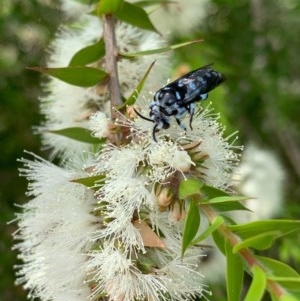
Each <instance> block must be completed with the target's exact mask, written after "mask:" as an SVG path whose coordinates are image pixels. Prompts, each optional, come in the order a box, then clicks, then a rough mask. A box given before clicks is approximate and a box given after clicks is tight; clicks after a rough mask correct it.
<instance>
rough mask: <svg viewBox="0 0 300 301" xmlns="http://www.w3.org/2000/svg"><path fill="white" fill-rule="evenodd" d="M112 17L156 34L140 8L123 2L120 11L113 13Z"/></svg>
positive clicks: (147, 17)
mask: <svg viewBox="0 0 300 301" xmlns="http://www.w3.org/2000/svg"><path fill="white" fill-rule="evenodd" d="M108 1H109V0H108ZM114 16H115V17H116V18H117V19H119V20H121V21H123V22H125V23H128V24H131V25H133V26H136V27H139V28H141V29H145V30H150V31H154V32H157V30H156V29H155V27H154V26H153V24H152V22H151V21H150V19H149V16H148V14H147V13H146V12H145V11H144V10H143V9H142V8H141V7H139V6H137V5H134V4H132V3H128V2H126V1H125V2H124V4H123V7H122V9H121V10H119V11H118V12H116V13H114Z"/></svg>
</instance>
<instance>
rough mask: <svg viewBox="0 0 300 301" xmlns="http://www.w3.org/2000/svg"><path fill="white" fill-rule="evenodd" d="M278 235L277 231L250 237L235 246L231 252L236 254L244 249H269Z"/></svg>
mask: <svg viewBox="0 0 300 301" xmlns="http://www.w3.org/2000/svg"><path fill="white" fill-rule="evenodd" d="M278 234H279V233H278V231H272V232H266V233H261V234H258V235H255V236H252V237H250V238H248V239H245V240H243V241H241V242H240V243H238V244H237V245H235V246H234V248H233V252H234V253H236V252H238V251H240V250H241V249H246V248H249V247H250V248H254V249H257V250H266V249H269V248H270V247H271V246H272V244H273V242H274V240H275V239H276V238H277V237H278Z"/></svg>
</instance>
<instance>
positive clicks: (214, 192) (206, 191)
mask: <svg viewBox="0 0 300 301" xmlns="http://www.w3.org/2000/svg"><path fill="white" fill-rule="evenodd" d="M201 192H202V195H203V197H204V198H205V199H206V200H210V199H213V198H217V197H221V196H229V194H228V193H227V192H225V191H224V190H221V189H218V188H215V187H212V186H208V185H204V186H203V187H202V189H201Z"/></svg>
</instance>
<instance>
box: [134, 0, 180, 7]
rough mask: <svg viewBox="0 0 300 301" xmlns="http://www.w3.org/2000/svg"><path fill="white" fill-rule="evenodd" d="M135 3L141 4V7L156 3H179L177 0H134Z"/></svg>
mask: <svg viewBox="0 0 300 301" xmlns="http://www.w3.org/2000/svg"><path fill="white" fill-rule="evenodd" d="M134 4H135V5H137V6H140V7H145V6H150V5H154V4H164V5H166V4H177V1H168V0H164V1H163V2H162V1H161V0H148V1H147V0H145V1H137V2H134Z"/></svg>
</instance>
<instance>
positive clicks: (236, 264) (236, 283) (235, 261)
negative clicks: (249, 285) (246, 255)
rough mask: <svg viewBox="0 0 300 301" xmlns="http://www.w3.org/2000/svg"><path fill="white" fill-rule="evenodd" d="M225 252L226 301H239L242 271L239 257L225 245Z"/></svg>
mask: <svg viewBox="0 0 300 301" xmlns="http://www.w3.org/2000/svg"><path fill="white" fill-rule="evenodd" d="M225 250H226V260H227V268H226V279H227V281H226V290H227V298H228V301H239V300H240V297H241V296H240V295H241V291H242V285H243V279H244V269H243V261H242V259H241V257H240V256H239V255H237V254H234V253H233V252H232V247H231V245H230V244H229V243H228V242H226V243H225Z"/></svg>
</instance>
